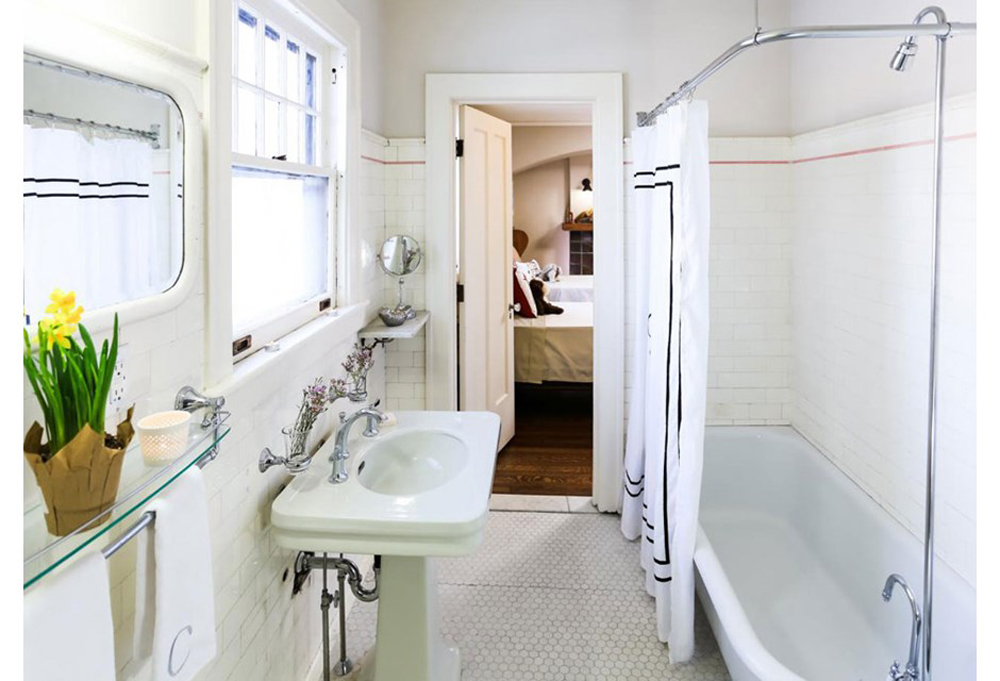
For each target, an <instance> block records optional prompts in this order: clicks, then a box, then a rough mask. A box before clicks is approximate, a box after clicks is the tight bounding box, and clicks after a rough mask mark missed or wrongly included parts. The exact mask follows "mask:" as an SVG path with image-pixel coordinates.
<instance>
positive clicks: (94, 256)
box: [23, 125, 164, 325]
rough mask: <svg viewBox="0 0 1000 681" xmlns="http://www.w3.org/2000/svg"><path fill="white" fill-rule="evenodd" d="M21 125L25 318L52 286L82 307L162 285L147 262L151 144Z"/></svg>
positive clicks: (34, 314)
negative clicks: (74, 296) (70, 295)
mask: <svg viewBox="0 0 1000 681" xmlns="http://www.w3.org/2000/svg"><path fill="white" fill-rule="evenodd" d="M23 131H24V306H25V311H26V313H27V314H29V315H30V317H31V320H32V325H34V322H35V321H36V320H37V319H39V318H40V317H41V316H43V315H44V310H45V306H46V305H47V304H48V297H49V294H50V293H51V292H52V290H53V289H55V288H60V289H63V290H64V291H75V292H76V294H77V300H78V301H80V303H81V304H82V305H83V306H84V307H85V308H86V309H96V308H99V307H105V306H107V305H111V304H114V303H117V302H120V301H123V300H131V299H134V298H141V297H144V296H147V295H152V294H154V293H158V292H159V291H161V290H163V288H164V287H163V283H162V279H163V276H162V274H159V273H158V272H157V271H156V268H155V267H153V264H154V262H155V261H157V260H159V259H160V258H159V257H158V255H157V253H156V251H157V249H159V248H162V246H160V245H158V244H157V241H156V235H155V229H154V227H155V216H154V212H153V201H152V200H151V199H150V183H151V181H152V170H153V150H152V147H151V146H150V144H149V143H148V142H147V141H145V140H139V139H125V138H114V139H104V138H100V137H96V136H90V137H87V136H84V135H83V134H81V133H80V132H78V131H75V130H64V129H58V128H45V127H33V126H31V125H25V126H24V128H23Z"/></svg>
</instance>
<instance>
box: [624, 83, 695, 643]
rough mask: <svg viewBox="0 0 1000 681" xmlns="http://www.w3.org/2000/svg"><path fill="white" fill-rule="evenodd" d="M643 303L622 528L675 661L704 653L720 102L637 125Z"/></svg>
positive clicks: (689, 105)
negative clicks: (704, 512) (697, 601)
mask: <svg viewBox="0 0 1000 681" xmlns="http://www.w3.org/2000/svg"><path fill="white" fill-rule="evenodd" d="M632 148H633V167H634V171H635V172H634V184H633V186H634V190H633V191H634V198H635V220H636V232H637V234H636V239H635V249H636V250H635V259H634V262H635V263H636V265H635V269H636V272H635V274H636V278H635V281H636V287H637V290H636V310H635V347H634V353H633V365H632V379H633V382H632V390H631V399H630V409H629V423H628V435H627V444H626V451H625V480H624V496H623V499H624V503H623V508H622V532H623V533H624V534H625V536H626V537H628V538H629V539H639V538H640V537H641V542H640V543H641V547H642V548H641V555H640V563H641V565H642V567H643V568H644V569H645V571H646V590H647V591H648V592H649V594H650V595H651V596H653V597H654V598H655V599H656V622H657V633H658V635H659V638H660V640H661V641H664V642H666V643H667V644H668V645H669V648H670V659H671V661H672V662H685V661H687V660H689V659H690V658H691V655H692V654H693V652H694V544H695V536H696V534H697V531H698V502H699V497H700V493H701V468H702V449H703V446H704V439H705V394H706V383H707V373H708V243H709V239H708V235H709V182H708V107H707V105H706V103H705V102H682V103H680V104H677V105H676V106H673V107H671V108H670V109H669V110H668V111H667V113H666V114H664V115H662V116H660V117H659V119H658V120H657V123H656V124H655V125H654V126H651V127H646V128H639V129H637V130H635V131H633V134H632Z"/></svg>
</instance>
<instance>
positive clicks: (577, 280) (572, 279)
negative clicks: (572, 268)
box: [546, 274, 594, 305]
mask: <svg viewBox="0 0 1000 681" xmlns="http://www.w3.org/2000/svg"><path fill="white" fill-rule="evenodd" d="M546 283H547V284H548V286H549V300H550V301H551V302H553V303H555V304H556V305H562V304H563V303H592V302H594V275H592V274H564V275H563V276H561V277H559V281H549V282H546Z"/></svg>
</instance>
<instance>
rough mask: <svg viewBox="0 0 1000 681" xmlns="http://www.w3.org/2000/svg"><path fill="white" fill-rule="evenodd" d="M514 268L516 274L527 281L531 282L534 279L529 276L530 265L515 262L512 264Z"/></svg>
mask: <svg viewBox="0 0 1000 681" xmlns="http://www.w3.org/2000/svg"><path fill="white" fill-rule="evenodd" d="M514 268H515V269H516V270H517V273H518V274H520V275H521V276H522V277H524V278H525V279H527V280H528V281H531V280H532V279H534V277H533V276H532V274H531V264H530V263H526V262H515V263H514Z"/></svg>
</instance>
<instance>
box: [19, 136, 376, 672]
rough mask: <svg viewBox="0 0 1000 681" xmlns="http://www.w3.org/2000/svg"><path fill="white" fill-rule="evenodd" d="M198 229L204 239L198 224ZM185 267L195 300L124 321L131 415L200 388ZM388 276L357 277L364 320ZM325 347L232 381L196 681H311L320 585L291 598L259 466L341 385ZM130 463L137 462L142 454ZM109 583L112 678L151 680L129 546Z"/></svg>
mask: <svg viewBox="0 0 1000 681" xmlns="http://www.w3.org/2000/svg"><path fill="white" fill-rule="evenodd" d="M370 137H371V136H369V135H366V136H365V139H364V149H365V155H368V153H369V152H373V153H378V152H375V150H376V149H380V148H381V146H380V145H379V144H378V143H377V140H376V143H374V144H373V143H371V139H370ZM366 165H368V164H367V163H364V164H363V165H362V176H363V180H364V187H363V190H362V193H363V195H364V200H365V206H366V210H365V211H364V216H363V218H364V219H365V223H364V224H363V226H362V230H361V239H362V242H363V249H368V250H367V251H365V256H364V257H366V259H367V260H368V261H369V262H370V263H372V264H374V252H375V251H374V249H375V248H377V246H378V245H380V244H381V242H382V239H383V238H384V225H383V222H382V220H383V216H384V211H383V209H382V201H383V194H382V192H383V190H384V189H383V188H384V181H383V178H382V176H381V172H382V170H381V166H380V165H378V164H370V165H372V166H375V167H374V168H368V167H366ZM196 229H197V231H198V232H200V231H201V225H197V226H196ZM199 243H200V240H199ZM369 256H370V257H369ZM187 258H188V260H187V262H186V266H188V267H193V268H194V270H195V271H196V272H198V273H199V274H198V282H197V284H196V286H195V293H194V294H193V295H192V297H191V299H190V300H188V301H187V302H185V303H183V304H182V305H181V306H180V307H178V308H177V309H176V310H173V311H171V312H168V313H166V314H163V315H160V316H158V317H155V318H153V319H148V320H144V321H140V322H130V321H129V320H128V319H124V320H123V321H122V328H121V339H122V342H123V343H124V344H126V347H127V355H126V357H127V359H126V372H127V377H128V397H129V401H130V402H135V403H136V413H137V416H142V415H145V414H148V413H151V412H153V411H161V410H165V409H170V408H171V405H172V404H173V399H174V395H175V393H176V392H177V390H178V389H179V388H180V387H181V386H182V385H185V384H191V385H194V386H201V385H202V381H203V375H204V372H203V365H204V350H203V348H204V344H205V326H204V283H203V279H202V275H201V272H202V255H201V249H200V247H196V248H194V249H193V250H192V252H190V253H188V254H187ZM384 276H385V275H384V274H383V273H382V272H381V270H378V268H377V266H375V267H370V266H368V265H363V267H362V285H363V287H364V288H365V292H364V294H363V295H364V297H367V298H368V299H369V300H371V301H372V302H373V304H372V306H371V308H370V309H371V310H374V309H375V308H377V306H378V304H380V302H381V300H382V296H383V288H384ZM83 302H84V303H85V302H86V301H85V299H84V300H83ZM372 314H374V312H372ZM369 316H371V315H369ZM328 339H329V337H328V336H325V335H323V334H317V335H313V336H311V337H308V338H306V339H305V340H303V341H301V342H300V343H297V344H296V347H295V348H294V351H292V352H288V353H284V354H282V353H278V354H277V355H275V356H274V357H272V358H269V362H268V363H267V364H266V366H264V367H262V368H261V370H260V371H258V372H257V373H255V375H254V376H253V377H252V379H251V380H248V381H243V382H238V383H237V385H236V386H235V387H234V388H232V389H230V390H228V391H227V392H226V399H227V409H229V410H231V411H232V413H233V418H232V421H231V424H232V432H231V433H230V434H229V436H228V437H227V438H226V439H225V440H224V442H223V443H222V446H221V454H220V455H219V457H218V458H217V459H216V460H215V461H213V462H212V463H211V464H209V465H208V466H206V468H205V469H204V475H205V482H206V487H207V492H208V508H209V531H210V536H211V539H212V564H213V575H212V578H213V583H214V586H215V614H216V634H217V640H218V651H219V652H218V656H217V657H216V659H215V660H214V661H213V662H212V663H211V664H210V666H209V667H207V668H206V669H205V670H204V671H202V672H201V673H200V674H199V675H198V679H200V680H204V681H230V680H231V681H236V680H237V679H238V680H239V681H264V680H265V679H266V680H267V681H301V680H302V679H305V678H307V676H308V674H307V672H308V669H309V666H310V663H312V662H313V660H314V659H315V658H316V655H317V653H318V651H319V647H320V640H321V633H322V632H321V623H320V613H319V579H318V578H317V577H318V575H317V576H313V577H311V578H310V580H309V584H308V585H307V587H306V589H305V590H304V592H303V593H301V594H299V595H298V596H296V597H295V598H294V599H293V598H292V596H291V589H292V579H291V572H292V562H293V560H294V557H295V554H294V552H292V551H286V550H282V549H279V548H278V547H277V546H276V545H275V543H274V540H273V538H272V536H271V533H270V521H269V515H270V507H271V501H272V500H273V499H274V498H275V496H277V494H278V493H280V491H281V489H282V488H283V487H284V485H285V484H287V482H288V480H289V477H288V476H287V475H286V474H284V473H283V472H282V471H280V470H278V469H272V470H270V471H268V472H267V473H266V474H261V473H259V472H258V471H257V458H258V456H259V454H260V450H261V449H262V448H263V447H265V446H268V447H270V448H271V449H272V450H274V451H275V452H280V451H282V450H283V447H284V444H283V443H282V440H281V433H280V430H281V428H282V427H283V426H285V425H287V424H289V423H290V422H292V421H293V420H294V418H295V414H296V410H297V405H298V404H299V401H300V399H301V392H300V391H301V389H302V387H304V386H305V385H306V384H307V383H309V382H310V381H312V380H313V379H315V378H317V377H325V378H330V377H333V376H341V375H343V370H342V369H341V367H340V362H341V361H343V359H344V358H345V357H346V356H347V354H348V352H350V350H351V346H352V343H353V342H354V337H353V335H349V336H347V337H345V338H344V339H343V340H342V341H341V342H339V343H338V344H336V345H335V346H334V347H330V345H329V343H328V342H327V341H328ZM384 386H385V359H384V356H383V355H382V353H381V351H379V353H377V355H376V363H375V367H374V369H373V370H372V373H371V374H370V376H369V381H368V389H369V397H370V400H375V399H380V398H381V399H383V400H384V399H385V387H384ZM355 406H356V405H351V404H350V403H348V402H346V401H343V400H342V401H340V402H338V403H337V404H336V405H334V407H333V409H331V410H330V411H329V412H328V413H327V414H325V415H324V416H322V417H321V420H320V421H319V422H318V423H317V425H316V430H315V431H314V432H315V433H316V434H317V436H320V435H325V436H327V437H329V436H330V435H332V431H333V428H334V427H335V419H336V414H335V412H337V411H340V410H341V409H348V410H349V409H352V408H354V407H355ZM24 414H25V416H24V418H25V426H27V425H28V424H30V423H31V421H33V420H36V419H39V418H40V414H39V411H38V407H37V405H36V403H35V399H34V396H33V395H31V393H30V388H28V389H26V392H25V412H24ZM134 455H135V456H138V452H135V453H134ZM317 464H318V465H322V463H321V462H317ZM30 484H31V485H34V483H33V482H31V483H30ZM26 495H27V491H26ZM355 558H356V559H358V560H359V562H360V564H361V566H362V568H363V569H367V566H368V565H370V561H371V558H370V557H367V556H365V557H355ZM286 570H287V572H286ZM110 575H111V576H110V579H111V587H112V590H111V596H112V613H113V616H114V623H115V658H116V661H117V666H118V670H119V674H118V677H119V678H120V679H139V678H146V677H148V669H146V668H145V667H146V664H147V663H148V659H134V658H133V646H132V636H133V625H134V619H135V584H136V581H135V580H136V575H135V546H134V543H133V544H130V545H127V546H126V548H125V549H123V550H122V551H121V552H119V553H117V554H115V556H114V557H113V558H112V559H111V561H110ZM349 602H353V597H352V600H351V601H349ZM333 620H334V621H333V623H332V631H333V640H336V629H337V621H336V618H335V617H334V618H333Z"/></svg>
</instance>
